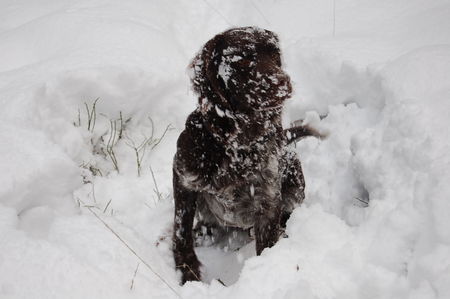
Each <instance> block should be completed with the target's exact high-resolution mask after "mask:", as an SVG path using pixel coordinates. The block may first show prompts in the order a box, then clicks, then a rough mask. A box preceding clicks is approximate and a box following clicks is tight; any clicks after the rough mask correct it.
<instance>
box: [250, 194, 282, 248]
mask: <svg viewBox="0 0 450 299" xmlns="http://www.w3.org/2000/svg"><path fill="white" fill-rule="evenodd" d="M280 202H281V195H279V194H277V195H276V196H275V198H272V199H268V200H267V201H266V202H263V205H262V207H261V208H260V209H258V210H257V211H256V215H255V225H254V229H255V239H256V254H257V255H260V254H261V252H262V251H263V250H264V248H268V247H272V246H273V245H275V243H276V242H277V241H278V237H279V233H280V214H281V211H280V204H279V203H280Z"/></svg>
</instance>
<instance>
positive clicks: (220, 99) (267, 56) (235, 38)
mask: <svg viewBox="0 0 450 299" xmlns="http://www.w3.org/2000/svg"><path fill="white" fill-rule="evenodd" d="M190 71H191V80H192V84H193V87H194V91H195V92H197V93H198V94H199V104H200V106H201V107H202V109H211V108H212V107H213V109H215V110H216V111H218V113H219V114H221V113H228V112H229V113H232V114H245V115H252V114H254V113H255V111H261V110H270V109H277V108H280V107H281V105H282V104H283V101H284V100H285V99H287V98H289V97H290V95H291V92H292V87H291V83H290V79H289V76H288V75H287V74H286V73H285V72H284V71H283V70H282V68H281V56H280V48H279V45H278V37H277V36H276V35H275V34H274V33H273V32H271V31H268V30H264V29H260V28H257V27H243V28H233V29H230V30H227V31H225V32H223V33H221V34H218V35H216V36H215V37H214V38H212V39H211V40H210V41H208V42H207V43H206V44H205V45H204V46H203V48H202V49H201V50H200V52H199V53H198V54H197V56H196V57H195V58H194V59H193V61H192V63H191V65H190Z"/></svg>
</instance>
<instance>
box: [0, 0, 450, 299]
mask: <svg viewBox="0 0 450 299" xmlns="http://www.w3.org/2000/svg"><path fill="white" fill-rule="evenodd" d="M0 7H1V10H0V15H1V18H0V20H1V21H0V45H1V46H0V103H1V107H2V109H1V110H0V119H1V121H0V140H1V141H0V165H1V166H2V168H1V169H2V171H1V173H0V176H1V179H2V185H1V187H0V224H1V225H0V237H1V238H0V240H1V241H0V297H2V298H85V297H94V298H128V297H129V298H144V297H148V296H154V297H160V298H168V297H169V298H171V297H174V298H175V297H177V295H176V294H175V293H177V294H179V295H180V296H181V297H183V298H202V297H203V298H210V297H214V298H229V297H231V296H233V297H236V298H274V297H276V298H300V297H301V298H355V299H356V298H420V299H422V298H427V299H428V298H448V297H450V288H449V285H450V281H449V277H450V247H449V246H450V230H449V229H448V227H449V220H448V217H447V214H448V213H447V211H448V210H449V209H450V206H449V205H450V204H449V201H448V194H449V193H450V187H449V186H448V184H447V182H448V181H449V179H450V171H449V170H448V168H449V167H448V166H449V163H450V161H449V159H450V158H449V155H448V152H449V149H450V144H449V138H448V136H450V134H449V133H450V132H449V131H450V129H449V128H450V124H449V120H448V116H447V114H448V111H450V101H449V100H450V83H449V82H448V78H449V77H450V46H449V45H450V40H449V36H450V35H449V34H448V33H449V32H448V30H447V28H450V27H449V26H448V25H449V23H448V22H449V20H450V17H449V12H450V6H449V4H448V2H447V1H433V2H432V3H431V2H429V1H424V0H420V1H419V0H416V1H395V2H392V1H387V0H386V1H384V0H383V1H377V2H370V1H362V2H361V1H352V0H348V1H336V10H335V14H333V1H328V0H320V1H301V2H294V1H269V0H267V1H261V2H255V1H229V2H219V1H211V0H209V1H202V2H198V3H197V2H196V3H191V2H183V1H176V2H165V1H150V2H149V1H140V0H134V1H128V2H123V1H109V0H108V1H100V0H99V1H97V0H96V1H69V0H68V1H58V2H55V1H40V3H39V5H38V4H35V3H31V1H19V2H18V1H3V2H2V3H1V4H0ZM333 19H335V26H334V25H333V24H334V22H333ZM230 24H235V25H255V24H256V25H259V26H261V27H265V28H268V29H272V30H274V31H276V32H277V33H279V34H280V36H281V39H282V43H283V52H284V61H285V64H286V68H287V71H288V73H289V74H290V75H291V77H292V80H293V83H294V89H295V91H296V94H295V95H294V97H293V98H292V99H291V100H289V101H288V103H287V105H286V108H285V124H286V125H289V123H290V122H292V121H295V120H299V119H304V120H305V122H308V123H310V124H311V125H313V126H314V127H317V128H319V129H320V130H323V131H324V132H328V133H329V137H328V138H327V139H325V140H316V139H313V138H308V139H305V140H303V141H301V142H299V143H298V144H297V145H296V148H295V150H296V151H297V152H298V154H299V156H300V157H301V161H302V163H303V167H304V172H305V179H306V184H307V189H306V200H305V203H304V205H303V206H302V207H299V208H297V209H296V210H295V211H294V213H293V214H292V217H291V218H290V220H289V222H288V227H287V234H288V235H289V237H288V238H284V239H282V240H280V241H279V242H278V243H277V244H276V245H275V246H274V247H273V248H271V249H267V250H265V251H264V252H263V254H262V255H261V256H259V257H255V256H254V252H253V248H252V246H253V244H249V245H247V246H244V247H243V248H241V249H240V250H239V251H237V252H226V251H224V250H222V249H217V248H207V247H205V248H199V250H198V254H199V256H200V259H201V260H202V262H203V264H204V268H203V271H204V278H205V283H200V282H193V283H188V284H186V285H185V286H184V287H180V286H178V276H177V275H178V274H177V273H176V271H175V270H174V263H173V259H172V254H171V249H170V244H171V243H170V242H171V240H170V235H171V226H172V209H173V204H172V198H171V192H172V190H171V161H172V156H173V153H174V152H175V141H176V138H177V136H178V134H179V133H180V131H181V130H182V128H183V126H184V121H185V117H186V116H187V114H188V113H189V112H190V111H191V110H192V109H193V108H194V106H195V102H196V99H195V98H194V96H193V95H192V93H191V92H190V91H189V82H188V76H187V74H186V73H185V68H186V66H187V64H188V63H189V60H190V59H191V58H192V57H193V55H194V53H195V52H196V51H197V50H198V48H199V47H200V46H201V45H202V44H203V43H204V42H205V41H206V40H208V39H209V38H210V37H211V36H213V35H214V34H216V33H217V32H220V31H222V30H224V29H226V28H228V27H229V26H230ZM333 27H334V28H333ZM333 31H334V32H335V35H334V36H333ZM97 98H98V101H97V104H96V106H95V125H94V124H93V118H92V117H91V118H90V117H89V115H91V116H92V113H93V111H94V106H93V105H94V101H95V100H96V99H97ZM90 113H91V114H90ZM111 126H113V129H111ZM114 128H115V129H114ZM114 134H116V135H114ZM119 136H120V138H119ZM150 137H152V138H150ZM145 140H149V141H150V144H149V145H148V146H146V147H144V148H141V147H139V146H140V145H141V144H143V142H144V141H145ZM138 148H139V150H138V151H137V153H138V156H136V150H137V149H138ZM137 158H138V159H141V160H139V165H141V166H140V168H139V169H138V163H137V160H136V159H137ZM114 161H115V162H114ZM116 168H118V169H119V171H117V169H116ZM138 170H139V173H138ZM138 174H139V175H138ZM93 213H95V214H96V215H97V216H99V217H100V219H102V220H103V221H104V222H105V223H106V224H107V225H108V226H109V228H107V227H106V226H105V225H104V224H103V223H102V222H101V221H100V220H99V219H98V218H96V217H95V216H94V215H93ZM111 230H113V231H114V232H115V233H116V234H118V236H120V238H121V239H122V241H123V242H125V243H127V244H128V246H130V247H131V248H133V250H134V251H135V253H136V254H137V255H139V257H140V258H142V259H143V260H145V261H146V262H147V263H148V264H149V265H150V266H151V267H152V269H153V271H155V272H156V273H158V275H160V276H161V277H162V278H163V279H164V280H165V281H166V282H167V283H168V284H169V286H170V287H172V288H173V290H172V289H170V288H169V287H168V286H167V285H166V284H165V283H163V282H162V281H161V279H160V278H158V277H157V276H156V275H155V274H154V273H153V272H152V270H151V269H149V268H148V267H147V266H145V265H144V264H143V262H142V261H141V260H140V259H139V258H138V257H137V256H136V255H134V254H133V253H132V252H131V251H130V250H129V249H128V248H127V247H126V246H125V245H124V244H123V243H122V241H121V240H119V239H118V238H117V236H116V235H114V233H113V232H111ZM218 278H220V279H221V280H222V281H223V282H225V283H226V284H227V285H228V287H225V286H223V285H222V284H220V283H219V282H218V281H217V280H216V279H218Z"/></svg>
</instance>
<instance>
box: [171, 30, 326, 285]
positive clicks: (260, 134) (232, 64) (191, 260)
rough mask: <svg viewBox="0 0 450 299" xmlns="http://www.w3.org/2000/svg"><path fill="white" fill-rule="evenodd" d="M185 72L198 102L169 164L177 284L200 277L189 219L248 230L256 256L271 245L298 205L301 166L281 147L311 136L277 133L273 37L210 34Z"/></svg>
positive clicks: (285, 85) (282, 77)
mask: <svg viewBox="0 0 450 299" xmlns="http://www.w3.org/2000/svg"><path fill="white" fill-rule="evenodd" d="M190 70H191V72H192V78H191V80H192V84H193V87H194V90H195V91H196V93H197V94H198V95H199V104H198V107H197V109H196V110H195V111H194V112H192V113H191V114H190V115H189V117H188V118H187V121H186V126H185V130H184V131H183V132H182V133H181V135H180V136H179V138H178V142H177V153H176V155H175V158H174V164H173V186H174V198H175V219H174V233H173V253H174V258H175V264H176V267H177V268H178V269H180V270H181V273H182V283H184V282H186V281H189V280H200V279H201V273H200V269H199V267H200V262H199V260H198V258H197V256H196V254H195V252H194V245H195V244H194V228H193V223H194V218H197V220H198V222H199V223H201V224H202V225H205V226H207V227H214V228H218V229H219V230H218V231H219V232H224V231H225V229H228V228H229V229H239V230H248V229H250V228H253V230H254V235H255V239H256V253H257V254H258V255H259V254H260V253H261V252H262V250H263V249H264V248H267V247H271V246H272V245H274V244H275V242H276V241H277V240H278V237H279V235H280V231H281V228H282V227H284V226H285V223H286V221H287V219H288V218H289V215H290V213H291V212H292V210H293V209H294V207H295V206H296V205H298V204H300V203H301V202H302V201H303V199H304V186H305V183H304V178H303V173H302V168H301V164H300V161H299V160H298V158H297V157H296V155H295V154H294V153H293V152H290V151H289V150H288V149H287V147H286V145H287V144H288V143H289V142H293V141H296V140H297V139H299V138H302V137H305V136H311V135H315V136H316V135H318V134H317V132H315V131H314V130H313V129H311V128H308V127H306V126H298V127H294V128H290V129H287V130H283V128H282V125H281V108H282V105H283V102H284V100H286V99H287V98H289V97H290V95H291V85H290V80H289V77H288V76H287V75H286V74H285V73H284V71H283V70H282V68H281V57H280V49H279V47H278V37H277V36H276V35H275V34H274V33H272V32H270V31H267V30H262V29H259V28H255V27H245V28H234V29H230V30H228V31H225V32H223V33H221V34H218V35H217V36H215V37H214V38H213V39H211V40H210V41H209V42H207V43H206V45H205V46H204V47H203V48H202V50H201V51H200V52H199V53H198V55H197V56H196V57H195V58H194V60H193V62H192V64H191V66H190Z"/></svg>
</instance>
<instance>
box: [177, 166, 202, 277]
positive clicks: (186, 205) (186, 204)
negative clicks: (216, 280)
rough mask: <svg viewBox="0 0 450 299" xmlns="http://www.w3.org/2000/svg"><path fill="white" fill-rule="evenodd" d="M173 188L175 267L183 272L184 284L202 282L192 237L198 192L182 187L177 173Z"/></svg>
mask: <svg viewBox="0 0 450 299" xmlns="http://www.w3.org/2000/svg"><path fill="white" fill-rule="evenodd" d="M173 188H174V189H173V190H174V198H175V219H174V231H173V255H174V259H175V266H176V267H177V269H180V270H181V273H182V278H181V282H182V284H184V283H185V282H186V281H192V280H198V281H199V280H200V262H199V260H198V258H197V255H196V254H195V251H194V240H193V235H192V226H193V222H194V216H195V209H196V206H197V203H196V201H197V196H198V192H196V191H192V190H188V189H186V188H185V187H184V186H182V185H181V183H180V178H179V177H178V175H177V174H176V173H175V171H174V174H173Z"/></svg>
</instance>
